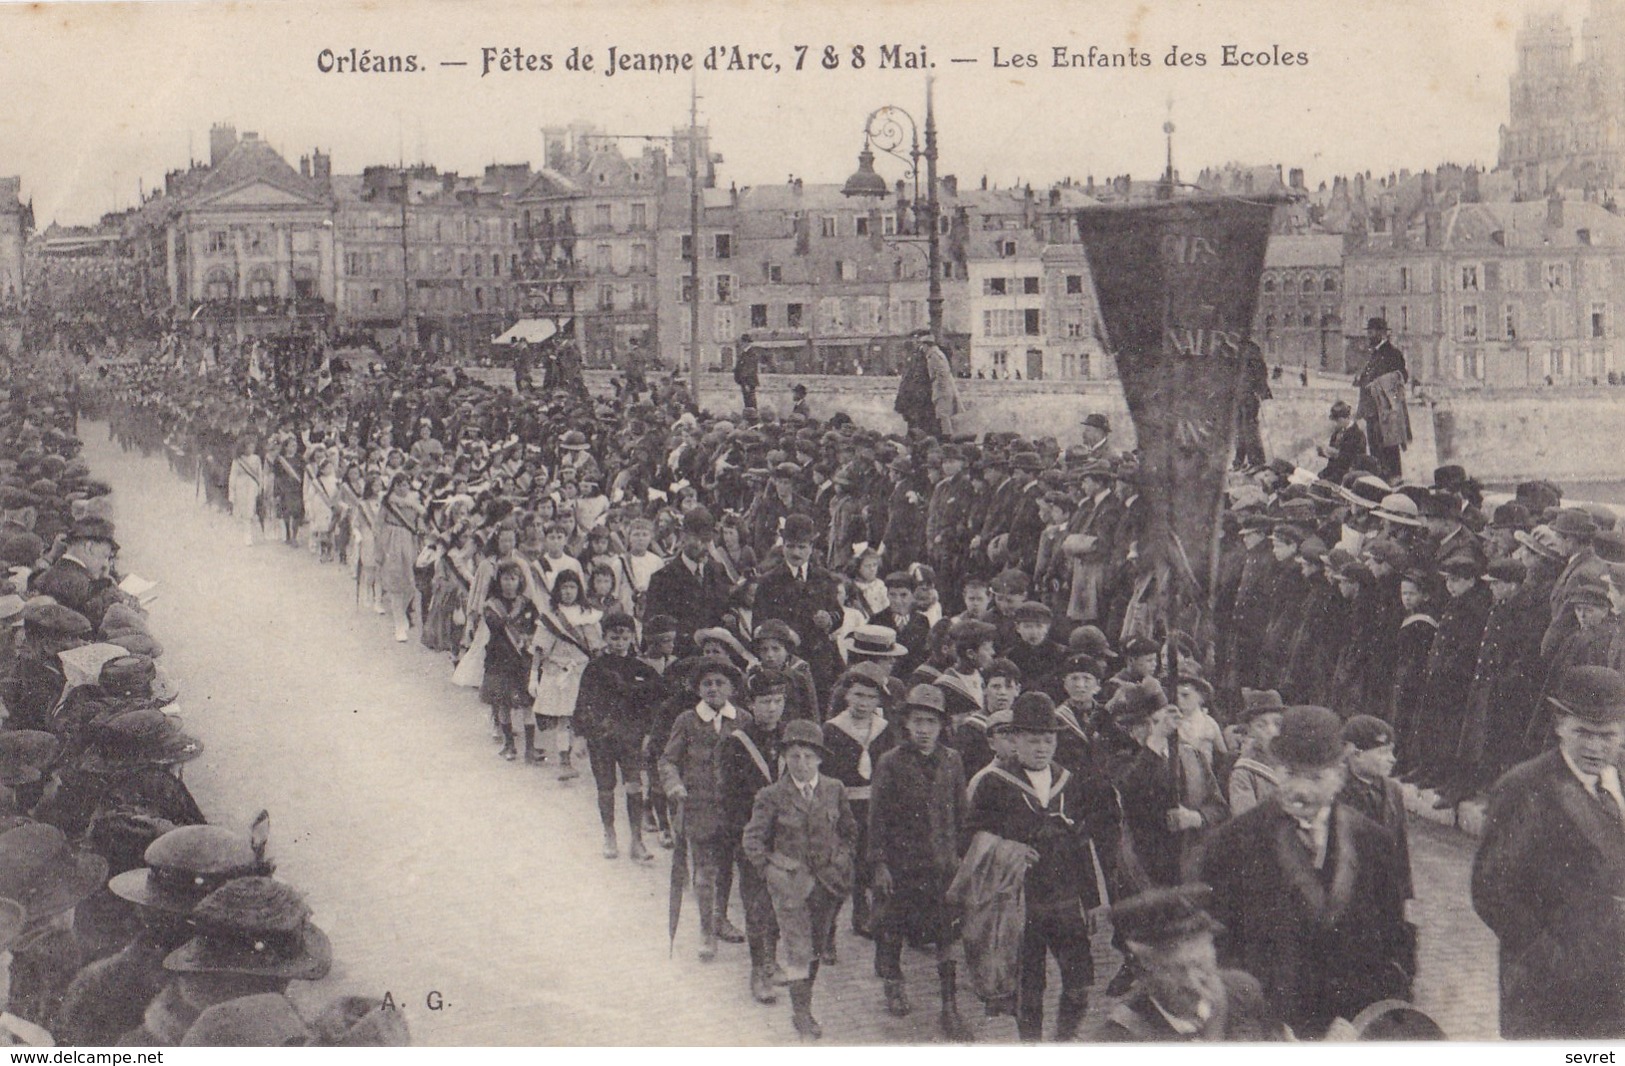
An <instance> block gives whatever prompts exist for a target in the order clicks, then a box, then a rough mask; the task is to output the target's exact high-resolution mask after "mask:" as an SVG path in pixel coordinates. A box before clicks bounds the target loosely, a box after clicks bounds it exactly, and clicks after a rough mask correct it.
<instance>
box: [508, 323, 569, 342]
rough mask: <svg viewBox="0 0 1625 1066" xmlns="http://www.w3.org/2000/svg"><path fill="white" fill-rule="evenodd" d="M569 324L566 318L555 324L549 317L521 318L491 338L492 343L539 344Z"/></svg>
mask: <svg viewBox="0 0 1625 1066" xmlns="http://www.w3.org/2000/svg"><path fill="white" fill-rule="evenodd" d="M569 324H570V320H569V319H568V318H566V319H562V320H560V321H559V323H558V324H557V325H555V324H554V322H553V320H552V319H551V318H521V319H520V320H519V321H518V322H515V323H514V324H513V325H512V326H511V327H510V328H509V329H508V331H507V332H506V333H504V334H502V335H501V336H500V337H497V338H495V339H493V341H492V343H493V344H525V343H527V342H528V343H530V344H540V343H542V342H543V341H545V340H547V339H549V338H550V337H552V336H553V335H554V334H555V333H557V332H558V331H559V330H561V329H563V328H564V327H565V326H568V325H569Z"/></svg>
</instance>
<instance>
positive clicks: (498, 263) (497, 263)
mask: <svg viewBox="0 0 1625 1066" xmlns="http://www.w3.org/2000/svg"><path fill="white" fill-rule="evenodd" d="M491 276H492V277H493V278H499V277H501V276H502V256H500V255H498V254H496V253H495V252H493V253H491Z"/></svg>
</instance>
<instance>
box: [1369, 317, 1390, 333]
mask: <svg viewBox="0 0 1625 1066" xmlns="http://www.w3.org/2000/svg"><path fill="white" fill-rule="evenodd" d="M1365 331H1366V332H1367V333H1370V332H1373V331H1376V332H1379V333H1387V332H1388V320H1387V319H1386V318H1368V319H1366V322H1365Z"/></svg>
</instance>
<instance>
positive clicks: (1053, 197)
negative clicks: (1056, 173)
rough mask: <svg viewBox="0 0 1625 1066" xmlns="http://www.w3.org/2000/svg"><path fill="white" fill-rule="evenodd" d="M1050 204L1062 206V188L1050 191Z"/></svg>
mask: <svg viewBox="0 0 1625 1066" xmlns="http://www.w3.org/2000/svg"><path fill="white" fill-rule="evenodd" d="M1049 205H1050V206H1051V207H1060V206H1061V190H1060V189H1051V190H1050V191H1049Z"/></svg>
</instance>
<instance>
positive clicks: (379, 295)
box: [372, 289, 384, 307]
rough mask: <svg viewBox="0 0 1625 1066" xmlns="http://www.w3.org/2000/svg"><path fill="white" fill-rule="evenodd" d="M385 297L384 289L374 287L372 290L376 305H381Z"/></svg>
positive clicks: (374, 304)
mask: <svg viewBox="0 0 1625 1066" xmlns="http://www.w3.org/2000/svg"><path fill="white" fill-rule="evenodd" d="M383 298H384V293H383V290H382V289H373V290H372V305H373V306H374V307H377V306H378V305H379V303H381V302H382V301H383Z"/></svg>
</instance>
